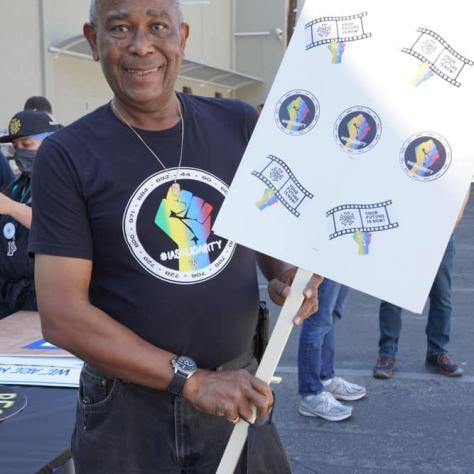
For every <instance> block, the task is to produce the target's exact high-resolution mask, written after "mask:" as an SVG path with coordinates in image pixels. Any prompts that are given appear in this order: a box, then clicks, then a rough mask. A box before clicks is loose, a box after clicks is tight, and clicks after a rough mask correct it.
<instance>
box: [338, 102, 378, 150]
mask: <svg viewBox="0 0 474 474" xmlns="http://www.w3.org/2000/svg"><path fill="white" fill-rule="evenodd" d="M381 134H382V123H381V122H380V119H379V117H378V115H377V114H376V113H375V112H374V111H373V110H372V109H369V108H367V107H351V108H350V109H347V110H344V112H342V114H341V115H339V117H338V118H337V121H336V125H335V126H334V138H335V139H336V142H337V144H338V145H339V146H340V147H341V148H342V149H343V150H344V151H347V152H349V153H367V152H368V151H370V150H372V148H374V146H375V145H377V143H378V141H379V139H380V135H381Z"/></svg>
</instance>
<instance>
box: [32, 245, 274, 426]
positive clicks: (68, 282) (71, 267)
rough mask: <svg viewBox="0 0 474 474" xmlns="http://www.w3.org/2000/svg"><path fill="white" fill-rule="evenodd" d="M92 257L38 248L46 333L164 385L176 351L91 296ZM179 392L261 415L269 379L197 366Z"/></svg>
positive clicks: (110, 368)
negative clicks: (112, 313)
mask: <svg viewBox="0 0 474 474" xmlns="http://www.w3.org/2000/svg"><path fill="white" fill-rule="evenodd" d="M91 272H92V262H91V261H90V260H85V259H79V258H69V257H55V256H49V255H44V254H37V255H36V257H35V284H36V291H37V299H38V308H39V312H40V316H41V324H42V330H43V335H44V337H45V339H46V340H47V341H49V342H51V343H53V344H55V345H58V346H60V347H63V348H64V349H66V350H68V351H70V352H71V353H73V354H75V355H76V356H78V357H79V358H81V359H82V360H85V361H87V362H88V363H90V364H92V365H94V366H95V367H97V368H98V369H99V370H101V371H103V372H105V373H107V374H110V375H112V376H114V377H118V378H121V379H125V380H128V381H131V382H134V383H137V384H140V385H145V386H147V387H150V388H154V389H157V390H165V389H166V388H167V387H168V385H169V384H170V382H171V379H172V377H173V371H172V369H171V365H170V361H171V359H172V358H173V357H174V356H175V354H172V353H170V352H168V351H165V350H162V349H160V348H158V347H155V346H154V345H152V344H150V343H148V342H147V341H145V340H143V339H141V338H140V337H139V336H137V335H136V334H135V333H134V332H132V331H130V330H129V329H128V328H126V327H125V326H123V325H122V324H120V323H118V322H117V321H115V320H114V319H113V318H111V317H110V316H109V315H107V314H106V313H105V312H103V311H101V310H100V309H99V308H97V307H95V306H93V305H92V304H91V303H90V301H89V285H90V280H91ZM183 396H184V397H185V398H186V399H188V401H190V402H191V403H192V404H193V405H194V406H195V407H196V408H198V409H200V410H201V411H204V412H206V413H210V414H213V415H217V416H224V417H226V418H228V419H229V420H234V419H235V418H237V417H238V416H241V417H244V418H247V419H250V418H251V416H252V411H251V406H252V405H254V406H256V407H257V409H258V415H259V416H263V415H265V414H266V413H267V412H268V410H269V409H270V407H271V404H272V394H271V390H270V388H269V387H268V385H267V384H265V383H263V382H262V381H260V380H258V379H256V378H255V377H252V376H251V375H250V374H248V373H247V372H246V371H244V370H239V371H228V372H213V371H207V370H202V369H199V370H198V371H197V372H196V373H195V374H194V375H193V376H192V377H191V378H190V379H189V380H188V381H187V382H186V383H185V385H184V390H183Z"/></svg>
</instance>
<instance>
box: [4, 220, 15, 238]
mask: <svg viewBox="0 0 474 474" xmlns="http://www.w3.org/2000/svg"><path fill="white" fill-rule="evenodd" d="M15 234H16V227H15V224H13V223H12V222H7V223H6V224H5V225H4V226H3V236H4V237H5V238H6V239H7V240H11V239H13V237H15Z"/></svg>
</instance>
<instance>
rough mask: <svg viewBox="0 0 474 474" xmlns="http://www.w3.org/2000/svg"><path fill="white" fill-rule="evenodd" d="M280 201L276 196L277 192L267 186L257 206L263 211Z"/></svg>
mask: <svg viewBox="0 0 474 474" xmlns="http://www.w3.org/2000/svg"><path fill="white" fill-rule="evenodd" d="M277 202H278V198H277V197H276V196H275V192H274V191H273V189H270V188H267V189H265V192H264V193H263V196H262V198H261V199H259V200H258V201H257V202H256V204H257V207H258V208H259V209H260V210H261V211H263V210H264V209H265V208H266V207H269V206H272V205H273V204H275V203H277Z"/></svg>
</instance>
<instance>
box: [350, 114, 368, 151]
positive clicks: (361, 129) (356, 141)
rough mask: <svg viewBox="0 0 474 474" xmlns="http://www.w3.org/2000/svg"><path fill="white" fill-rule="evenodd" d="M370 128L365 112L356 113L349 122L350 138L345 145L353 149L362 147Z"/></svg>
mask: <svg viewBox="0 0 474 474" xmlns="http://www.w3.org/2000/svg"><path fill="white" fill-rule="evenodd" d="M370 130H371V128H370V125H369V122H368V120H367V119H366V118H365V116H364V115H363V114H359V115H356V116H355V117H354V118H352V119H351V120H349V122H348V124H347V131H348V133H349V140H347V143H346V146H345V147H346V148H350V149H352V150H355V149H357V148H360V146H361V144H362V141H363V140H364V138H365V137H366V136H367V135H368V134H369V132H370Z"/></svg>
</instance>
